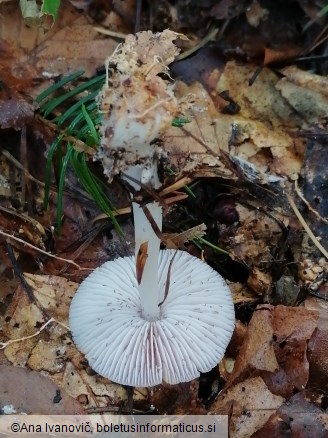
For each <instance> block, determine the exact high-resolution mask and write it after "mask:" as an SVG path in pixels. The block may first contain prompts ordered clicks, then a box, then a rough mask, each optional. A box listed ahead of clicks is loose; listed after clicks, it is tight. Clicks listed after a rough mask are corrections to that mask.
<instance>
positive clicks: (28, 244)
mask: <svg viewBox="0 0 328 438" xmlns="http://www.w3.org/2000/svg"><path fill="white" fill-rule="evenodd" d="M0 235H2V236H5V237H7V238H9V239H13V240H15V241H16V242H19V243H21V244H23V245H26V246H28V247H29V248H32V249H34V250H35V251H38V252H41V253H42V254H45V255H47V256H48V257H52V258H54V259H57V260H61V261H63V262H66V263H70V264H71V265H74V266H76V267H77V268H78V269H79V270H80V271H90V270H92V269H93V268H82V266H80V265H78V264H77V263H75V262H74V261H73V260H70V259H64V258H63V257H58V256H56V255H54V254H51V253H50V252H47V251H44V250H43V249H40V248H38V247H37V246H34V245H32V244H31V243H28V242H26V241H25V240H22V239H19V238H18V237H15V236H13V235H12V234H9V233H5V232H4V231H2V230H0Z"/></svg>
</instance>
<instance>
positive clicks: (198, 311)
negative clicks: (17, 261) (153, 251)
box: [70, 250, 234, 387]
mask: <svg viewBox="0 0 328 438" xmlns="http://www.w3.org/2000/svg"><path fill="white" fill-rule="evenodd" d="M175 253H176V251H175V250H163V251H160V256H159V263H158V279H159V303H161V302H162V301H163V299H164V295H165V285H166V282H167V278H168V270H169V265H170V262H171V261H172V258H173V256H174V254H175ZM135 271H136V270H135V257H134V256H132V257H122V258H118V259H116V260H114V261H110V262H106V263H104V264H103V265H102V266H100V267H99V268H97V269H96V270H95V271H94V272H93V273H92V274H90V275H89V276H88V277H87V278H86V279H85V280H84V281H83V282H82V284H81V285H80V287H79V289H78V291H77V293H76V294H75V296H74V297H73V300H72V304H71V308H70V327H71V330H72V334H73V339H74V342H75V344H76V345H77V347H78V348H79V349H80V350H81V351H82V352H83V353H84V354H85V355H86V358H87V359H88V361H89V364H90V366H91V367H92V368H93V369H94V370H95V371H96V372H97V373H99V374H100V375H102V376H104V377H107V378H108V379H110V380H112V381H114V382H117V383H120V384H124V385H130V386H136V387H142V386H155V385H158V384H161V383H162V381H165V382H167V383H169V384H176V383H180V382H187V381H190V380H193V379H194V378H196V377H198V376H199V373H200V372H207V371H210V370H211V369H212V368H213V367H214V366H215V365H217V363H218V362H219V361H220V360H221V359H222V357H223V355H224V352H225V349H226V347H227V345H228V343H229V341H230V338H231V336H232V332H233V329H234V308H233V303H232V298H231V293H230V290H229V288H228V286H227V285H226V283H225V282H224V280H223V278H222V277H221V276H220V275H219V274H218V273H217V272H216V271H214V270H213V269H212V268H211V267H210V266H208V265H207V264H206V263H204V262H202V261H201V260H199V259H197V258H196V257H193V256H191V255H190V254H188V253H187V252H185V251H177V254H176V255H175V257H174V259H173V262H172V266H171V270H170V275H169V277H170V282H169V289H168V294H167V297H166V298H165V300H164V302H163V303H162V304H161V306H160V307H161V311H160V319H158V320H156V321H147V320H145V319H144V318H143V317H142V311H141V304H140V297H139V291H138V284H137V279H136V272H135ZM149 287H152V285H149ZM154 293H157V290H156V288H155V287H154Z"/></svg>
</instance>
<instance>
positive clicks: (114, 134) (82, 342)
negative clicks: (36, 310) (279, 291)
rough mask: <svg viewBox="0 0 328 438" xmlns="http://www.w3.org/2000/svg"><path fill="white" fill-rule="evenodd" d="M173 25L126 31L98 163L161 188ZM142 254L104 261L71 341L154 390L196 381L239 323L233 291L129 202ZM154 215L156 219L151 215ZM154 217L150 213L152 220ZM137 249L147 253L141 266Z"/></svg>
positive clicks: (106, 92)
mask: <svg viewBox="0 0 328 438" xmlns="http://www.w3.org/2000/svg"><path fill="white" fill-rule="evenodd" d="M177 37H178V35H177V34H175V33H174V32H171V31H164V32H163V33H161V34H155V35H153V34H152V33H151V32H141V33H140V34H137V36H128V37H127V39H126V41H125V43H124V44H123V45H122V46H120V47H119V48H118V49H117V50H116V51H115V52H114V54H113V55H112V57H111V58H110V59H109V62H110V63H112V64H115V65H116V69H115V71H114V70H113V71H112V75H111V76H110V77H109V78H108V82H107V84H106V85H105V87H104V89H103V91H102V95H101V96H100V108H101V109H102V111H103V112H104V117H103V123H102V127H101V133H102V141H101V146H100V149H99V151H98V154H97V155H98V159H101V160H102V163H103V166H104V171H105V174H107V175H108V176H109V178H112V177H113V175H115V174H117V173H121V175H122V176H123V178H126V180H127V181H128V182H129V183H130V184H131V185H132V186H134V188H135V189H139V188H140V187H138V186H139V183H140V185H143V186H149V187H151V188H158V187H159V185H160V183H159V179H158V174H157V161H158V158H159V157H160V155H161V154H162V153H163V151H162V150H160V149H159V148H156V147H154V146H153V145H152V142H153V140H154V139H156V138H158V137H159V136H160V135H162V134H163V133H164V131H165V129H166V128H167V127H168V126H169V125H170V123H171V121H172V119H173V118H174V116H175V115H176V114H177V112H178V106H179V105H178V102H177V100H176V98H175V96H174V93H173V84H172V82H170V81H168V80H165V79H163V78H162V77H160V76H158V74H159V73H162V74H163V73H166V74H168V68H167V64H169V63H170V62H172V61H173V59H174V56H175V55H176V54H177V53H178V50H177V48H176V47H175V46H174V44H173V43H172V41H173V40H174V39H176V38H177ZM132 206H133V216H134V224H135V256H133V257H123V258H118V259H116V260H114V261H110V262H107V263H105V264H104V265H102V266H100V267H99V268H98V269H96V270H95V271H94V272H93V273H92V274H91V275H89V277H87V278H86V280H84V281H83V282H82V284H81V286H80V287H79V289H78V291H77V293H76V295H75V296H74V298H73V301H72V305H71V309H70V326H71V330H72V333H73V338H74V342H75V343H76V345H77V346H78V348H79V349H80V350H81V351H82V352H83V353H85V355H86V357H87V359H88V361H89V364H90V366H91V367H92V368H93V369H94V370H95V371H97V372H98V373H99V374H101V375H103V376H105V377H107V378H109V379H111V380H113V381H114V382H117V383H121V384H125V385H129V386H154V385H157V384H160V383H161V382H162V381H165V382H167V383H171V384H175V383H179V382H186V381H190V380H192V379H194V378H196V377H198V376H199V373H200V372H207V371H210V370H211V369H212V368H213V367H214V366H215V365H216V364H217V363H218V362H219V361H220V360H221V358H222V356H223V354H224V352H225V349H226V346H227V344H228V342H229V340H230V338H231V335H232V332H233V328H234V309H233V303H232V299H231V294H230V291H229V288H228V287H227V285H226V284H225V282H224V280H223V279H222V277H221V276H220V275H219V274H218V273H217V272H216V271H214V270H213V269H212V268H210V267H209V266H208V265H207V264H206V263H204V262H203V261H201V260H199V259H197V258H196V257H193V256H191V255H189V254H188V253H186V252H184V251H175V250H162V251H160V238H159V236H158V232H159V231H161V229H162V208H161V206H160V205H159V204H158V203H157V202H156V201H154V202H151V203H150V204H148V205H147V209H148V213H147V214H145V211H144V209H143V208H142V207H141V206H139V204H137V203H136V202H133V203H132ZM149 215H150V216H151V217H152V220H151V221H150V220H149ZM147 216H148V217H147ZM140 252H141V253H142V255H143V261H142V269H141V271H140V266H139V267H138V266H136V265H138V264H139V265H140Z"/></svg>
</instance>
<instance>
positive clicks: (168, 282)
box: [158, 251, 178, 307]
mask: <svg viewBox="0 0 328 438" xmlns="http://www.w3.org/2000/svg"><path fill="white" fill-rule="evenodd" d="M177 253H178V251H175V253H174V256H173V257H172V258H171V260H170V264H169V269H168V270H167V277H166V283H165V292H164V298H163V301H161V302H160V303H159V305H158V307H160V306H161V305H162V304H163V303H164V301H165V300H166V298H167V296H168V294H169V289H170V281H171V268H172V264H173V260H174V258H175V256H176V255H177Z"/></svg>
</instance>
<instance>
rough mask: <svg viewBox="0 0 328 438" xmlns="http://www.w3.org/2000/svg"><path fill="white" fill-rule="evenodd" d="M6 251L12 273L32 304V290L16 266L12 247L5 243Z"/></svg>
mask: <svg viewBox="0 0 328 438" xmlns="http://www.w3.org/2000/svg"><path fill="white" fill-rule="evenodd" d="M7 251H8V256H9V258H10V261H11V264H12V267H13V270H14V273H15V274H16V275H17V277H18V278H19V281H20V282H21V284H22V286H23V289H24V290H25V292H26V295H27V296H28V298H29V300H30V302H31V303H34V301H35V297H34V292H33V289H32V288H31V286H30V285H29V284H28V282H27V281H26V279H25V277H24V274H23V272H22V270H21V269H20V267H19V266H18V263H17V260H16V257H15V254H14V251H13V247H12V246H11V244H10V243H8V242H7Z"/></svg>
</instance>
